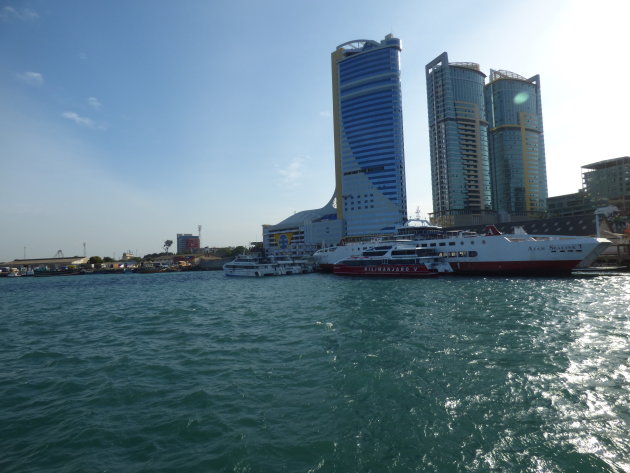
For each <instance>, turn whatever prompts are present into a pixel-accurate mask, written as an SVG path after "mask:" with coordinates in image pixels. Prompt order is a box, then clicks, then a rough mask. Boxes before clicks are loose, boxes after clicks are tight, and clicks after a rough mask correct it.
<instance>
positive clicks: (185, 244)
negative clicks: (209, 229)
mask: <svg viewBox="0 0 630 473" xmlns="http://www.w3.org/2000/svg"><path fill="white" fill-rule="evenodd" d="M200 246H201V245H200V242H199V236H197V235H193V234H191V233H178V234H177V254H178V255H181V254H186V253H198V252H199V248H200Z"/></svg>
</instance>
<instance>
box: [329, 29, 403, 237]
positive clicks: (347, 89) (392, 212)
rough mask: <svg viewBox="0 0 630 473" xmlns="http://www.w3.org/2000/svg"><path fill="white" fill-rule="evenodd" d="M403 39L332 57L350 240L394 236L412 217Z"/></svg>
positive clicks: (345, 48) (340, 182) (340, 190)
mask: <svg viewBox="0 0 630 473" xmlns="http://www.w3.org/2000/svg"><path fill="white" fill-rule="evenodd" d="M400 51H401V44H400V40H399V39H398V38H394V37H392V36H391V35H389V36H387V37H386V38H385V39H384V40H383V41H381V42H376V41H369V40H357V41H351V42H348V43H344V44H342V45H341V46H339V47H338V48H337V50H336V51H335V52H333V53H332V68H333V112H334V122H335V167H336V177H337V202H338V205H337V211H338V216H340V217H341V218H343V219H344V220H345V222H346V234H347V235H365V234H370V233H380V232H387V231H393V230H394V229H395V226H396V225H398V224H400V223H402V222H403V221H404V220H405V219H406V216H407V196H406V189H405V160H404V146H403V122H402V94H401V85H400Z"/></svg>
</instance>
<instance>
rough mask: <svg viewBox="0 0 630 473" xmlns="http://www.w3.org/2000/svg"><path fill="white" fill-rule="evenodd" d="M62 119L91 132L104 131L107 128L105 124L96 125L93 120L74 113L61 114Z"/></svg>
mask: <svg viewBox="0 0 630 473" xmlns="http://www.w3.org/2000/svg"><path fill="white" fill-rule="evenodd" d="M61 116H62V117H63V118H66V119H68V120H71V121H73V122H74V123H76V124H77V125H80V126H84V127H86V128H90V129H92V130H106V129H107V128H108V126H107V124H105V123H96V122H95V121H94V120H92V119H91V118H88V117H82V116H81V115H79V114H78V113H76V112H63V113H62V114H61Z"/></svg>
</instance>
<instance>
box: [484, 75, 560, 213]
mask: <svg viewBox="0 0 630 473" xmlns="http://www.w3.org/2000/svg"><path fill="white" fill-rule="evenodd" d="M485 103H486V113H487V117H488V122H489V131H488V141H489V146H490V165H491V170H492V189H493V196H492V197H493V201H494V207H495V209H496V210H497V211H498V212H499V213H500V214H501V215H510V216H511V217H514V216H520V217H540V216H542V215H543V214H544V212H545V211H546V205H547V197H548V195H547V168H546V162H545V144H544V136H543V120H542V107H541V99H540V77H539V76H537V75H536V76H534V77H531V78H529V79H526V78H524V77H522V76H519V75H518V74H515V73H513V72H509V71H503V70H499V71H495V70H490V80H489V83H488V84H487V85H486V87H485Z"/></svg>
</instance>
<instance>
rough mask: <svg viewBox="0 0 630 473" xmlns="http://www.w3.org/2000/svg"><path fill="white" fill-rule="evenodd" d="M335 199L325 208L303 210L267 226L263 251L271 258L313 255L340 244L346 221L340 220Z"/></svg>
mask: <svg viewBox="0 0 630 473" xmlns="http://www.w3.org/2000/svg"><path fill="white" fill-rule="evenodd" d="M334 200H335V198H334V197H333V198H331V199H330V201H329V202H328V203H327V204H326V205H325V206H324V207H322V208H321V209H315V210H303V211H301V212H298V213H296V214H294V215H291V216H290V217H288V218H286V219H284V220H283V221H282V222H280V223H277V224H275V225H263V248H264V251H265V254H266V255H267V256H279V255H283V256H291V257H301V256H311V255H312V254H313V253H315V251H317V250H318V249H319V248H321V247H324V246H330V245H334V244H337V243H339V240H341V239H342V238H343V236H344V234H343V222H342V221H341V220H339V219H338V218H337V209H336V208H335V207H334Z"/></svg>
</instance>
